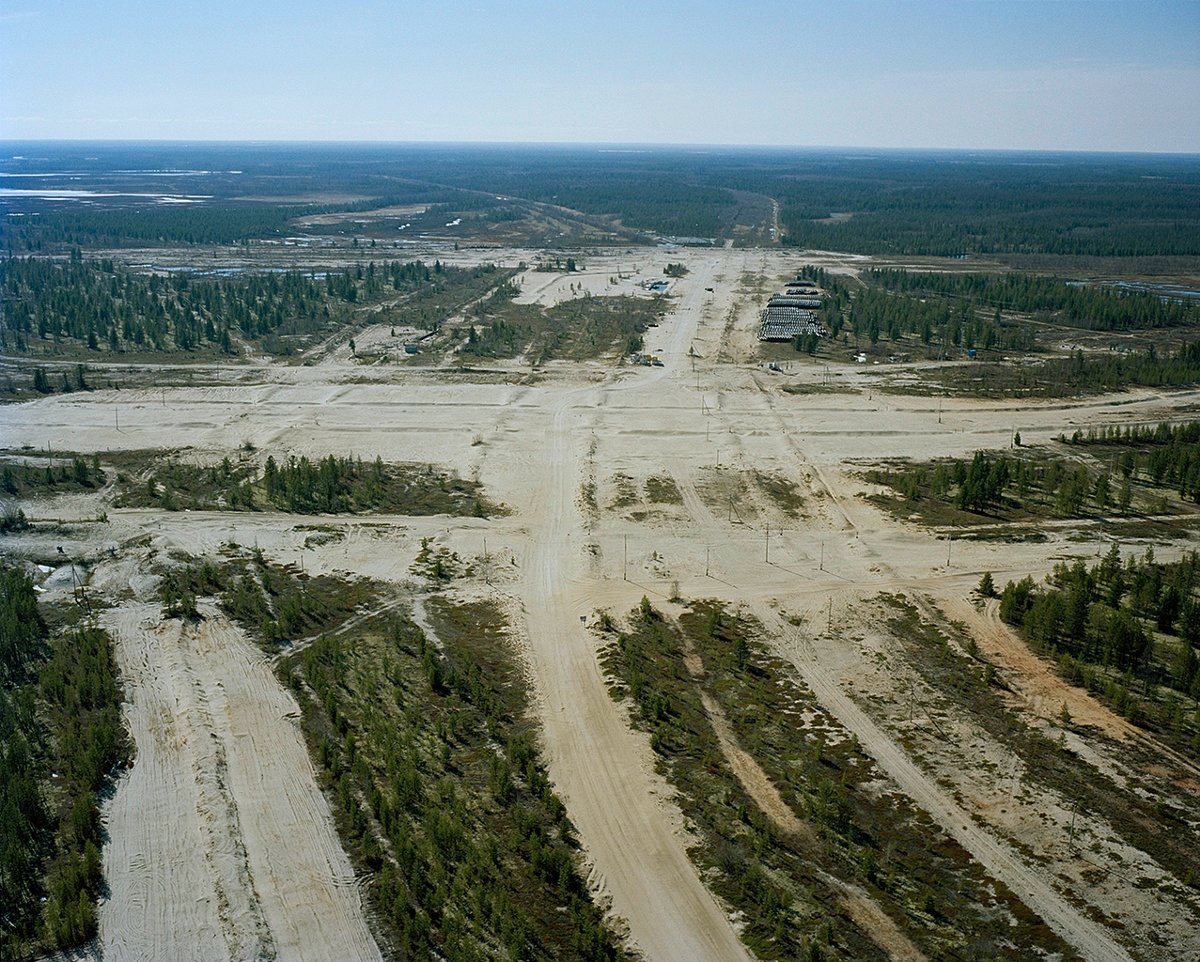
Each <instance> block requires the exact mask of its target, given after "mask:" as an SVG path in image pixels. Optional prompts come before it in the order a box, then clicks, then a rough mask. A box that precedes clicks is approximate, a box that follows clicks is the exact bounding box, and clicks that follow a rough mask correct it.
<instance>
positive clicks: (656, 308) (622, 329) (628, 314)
mask: <svg viewBox="0 0 1200 962" xmlns="http://www.w3.org/2000/svg"><path fill="white" fill-rule="evenodd" d="M517 293H519V291H518V289H517V288H515V287H512V286H511V285H509V286H508V287H507V288H501V289H498V291H497V295H494V296H492V297H489V298H487V299H485V300H484V301H482V302H480V304H478V305H476V308H475V314H476V320H475V321H473V322H472V323H471V324H470V325H469V326H468V327H467V332H466V343H465V344H463V345H462V346H461V347H460V349H459V350H460V353H461V354H463V355H466V356H471V357H494V358H501V357H516V356H517V355H521V354H523V355H526V356H528V357H529V358H530V359H531V360H532V361H533V362H534V363H536V364H541V363H544V362H546V361H549V360H553V359H564V360H575V361H582V360H587V359H589V358H594V357H599V356H601V355H603V354H610V353H613V352H616V353H620V354H627V353H630V352H632V351H638V350H641V347H642V335H643V334H644V333H645V332H646V330H647V328H649V327H650V326H652V325H653V324H656V323H657V322H658V318H659V316H660V315H661V313H662V307H661V305H660V304H659V302H658V301H657V300H645V299H643V298H637V297H626V296H618V297H593V296H592V295H590V294H587V293H583V294H581V296H579V297H573V298H571V299H570V300H566V301H561V302H559V303H558V304H555V305H553V306H552V307H542V306H541V305H537V304H515V303H513V302H512V300H511V299H512V297H515V296H516V294H517Z"/></svg>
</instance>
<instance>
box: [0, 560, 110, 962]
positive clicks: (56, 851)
mask: <svg viewBox="0 0 1200 962" xmlns="http://www.w3.org/2000/svg"><path fill="white" fill-rule="evenodd" d="M120 704H121V693H120V689H119V687H118V684H117V677H116V667H115V665H114V663H113V657H112V641H111V639H110V638H109V636H108V633H107V632H105V631H104V630H102V629H100V628H98V627H94V626H83V627H76V628H73V629H70V630H67V631H65V632H63V633H62V634H60V635H58V636H56V637H54V638H52V639H51V638H49V637H48V632H47V630H46V626H45V623H44V622H43V621H42V618H41V614H40V613H39V611H38V606H37V595H36V594H35V593H34V590H33V583H32V581H30V579H29V576H28V575H26V574H25V573H24V572H23V571H21V570H19V569H17V568H13V567H8V566H0V958H5V959H11V958H27V957H35V956H41V955H44V954H46V953H47V952H49V951H52V950H56V949H68V948H72V947H74V946H78V945H81V944H83V943H84V942H86V941H88V940H89V939H91V938H92V937H93V936H94V935H95V934H96V911H95V903H96V899H97V898H98V897H99V895H100V893H101V887H102V875H101V861H100V848H101V845H102V837H101V826H100V807H99V797H100V793H101V792H102V791H103V790H104V788H105V787H106V786H107V785H108V784H109V783H110V781H111V779H112V777H113V775H114V771H115V768H116V767H117V766H118V765H120V764H121V763H122V762H123V761H124V760H125V759H126V758H127V757H128V745H127V741H126V735H125V731H124V728H123V726H122V724H121V713H120Z"/></svg>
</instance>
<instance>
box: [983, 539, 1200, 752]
mask: <svg viewBox="0 0 1200 962" xmlns="http://www.w3.org/2000/svg"><path fill="white" fill-rule="evenodd" d="M1000 616H1001V617H1002V618H1003V619H1004V620H1005V621H1007V622H1009V623H1010V624H1012V625H1014V626H1016V627H1017V628H1019V629H1020V631H1021V634H1022V635H1023V637H1024V638H1025V639H1026V640H1027V641H1028V642H1029V643H1030V645H1031V646H1032V647H1033V649H1034V650H1035V651H1039V652H1042V653H1043V654H1046V655H1047V656H1049V657H1051V658H1054V659H1056V660H1057V661H1058V666H1059V670H1060V672H1061V674H1062V675H1063V677H1065V678H1067V679H1068V680H1069V681H1071V682H1072V683H1074V684H1077V685H1083V686H1085V687H1086V688H1087V689H1088V690H1089V691H1091V692H1093V693H1094V694H1096V695H1098V696H1100V697H1101V698H1103V699H1104V700H1105V701H1107V702H1108V703H1109V704H1110V705H1111V706H1112V707H1113V709H1114V710H1116V711H1117V712H1119V713H1120V714H1122V715H1124V716H1125V717H1126V718H1128V719H1129V720H1130V721H1132V722H1133V723H1134V724H1137V725H1141V726H1143V727H1145V728H1150V729H1152V730H1154V731H1155V732H1156V733H1157V734H1159V735H1160V736H1161V737H1163V738H1165V739H1167V740H1169V741H1172V742H1176V743H1178V747H1180V748H1181V750H1185V751H1190V752H1191V753H1192V754H1194V755H1200V652H1198V649H1200V555H1197V553H1196V552H1195V551H1190V552H1185V553H1184V555H1183V557H1182V558H1181V559H1180V560H1179V561H1176V562H1172V563H1167V564H1163V563H1159V562H1157V561H1155V559H1154V552H1153V550H1152V549H1149V548H1148V549H1147V550H1146V554H1145V555H1144V556H1143V557H1142V558H1140V559H1139V558H1136V557H1134V556H1133V555H1130V556H1129V557H1127V558H1126V559H1125V560H1124V562H1122V560H1121V553H1120V549H1119V548H1118V547H1117V546H1116V545H1115V544H1114V545H1113V546H1112V547H1111V548H1110V549H1109V552H1108V554H1107V555H1106V556H1105V557H1104V558H1103V560H1101V561H1100V562H1099V563H1098V564H1096V565H1094V566H1092V567H1090V568H1089V567H1088V566H1086V565H1085V564H1084V563H1083V562H1082V561H1076V562H1075V563H1074V564H1071V565H1067V564H1065V563H1064V564H1059V565H1057V566H1056V567H1055V569H1054V573H1053V575H1052V576H1051V578H1050V579H1049V582H1048V583H1047V584H1045V585H1035V584H1034V583H1033V580H1032V579H1031V578H1023V579H1021V580H1020V581H1015V582H1009V583H1008V584H1007V585H1005V587H1004V591H1003V593H1002V595H1001V598H1000Z"/></svg>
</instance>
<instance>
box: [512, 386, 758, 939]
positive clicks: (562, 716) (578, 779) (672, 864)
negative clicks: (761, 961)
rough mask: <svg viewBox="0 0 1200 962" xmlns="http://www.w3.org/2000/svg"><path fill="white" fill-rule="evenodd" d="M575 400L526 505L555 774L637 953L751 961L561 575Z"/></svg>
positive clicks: (535, 657)
mask: <svg viewBox="0 0 1200 962" xmlns="http://www.w3.org/2000/svg"><path fill="white" fill-rule="evenodd" d="M582 395H583V392H577V397H576V399H578V397H580V396H582ZM589 395H590V392H589ZM571 400H572V396H571V395H568V396H567V397H564V398H563V399H562V400H561V401H560V403H559V404H557V405H556V407H555V409H554V410H553V413H552V423H551V426H550V430H549V432H548V435H547V440H546V449H545V456H544V457H543V458H542V460H541V462H540V465H541V467H542V476H541V479H540V483H539V484H538V486H537V488H536V496H535V498H533V499H531V503H532V505H533V510H536V511H538V512H539V513H540V514H541V517H539V518H538V519H537V523H536V525H535V526H534V530H535V531H536V532H537V534H536V535H535V540H534V543H533V545H532V548H531V552H530V558H529V563H528V564H527V565H526V566H525V570H526V572H527V574H526V579H527V580H526V586H525V602H526V627H527V633H528V638H529V646H530V651H529V655H530V663H531V666H532V669H533V674H534V677H535V679H536V683H537V691H538V697H539V700H540V702H541V709H542V710H541V716H542V739H543V742H544V744H545V747H546V758H547V763H548V767H549V770H550V775H551V777H552V778H553V780H554V783H555V787H556V789H557V790H558V791H559V792H560V793H561V794H562V797H563V800H564V802H565V803H566V806H567V811H568V812H569V813H570V816H571V819H572V821H573V822H574V823H575V825H576V826H577V827H578V829H579V834H580V837H581V839H582V841H583V843H584V847H585V849H586V851H587V853H588V856H589V858H590V859H591V860H592V865H593V872H594V881H598V882H599V884H600V886H601V888H602V889H603V890H604V891H605V893H606V894H608V895H609V896H610V897H611V899H612V910H613V912H614V913H615V914H616V915H618V916H620V917H621V918H623V919H624V920H625V921H626V923H627V924H628V926H629V934H630V941H631V942H632V943H633V944H634V945H635V946H636V947H637V948H639V949H641V950H642V951H643V952H644V953H645V954H646V956H647V957H648V958H649V959H652V960H654V962H673V960H678V962H704V960H713V962H737V960H744V962H748V960H749V955H748V953H747V952H746V950H745V948H744V947H743V946H742V944H741V942H740V940H739V939H738V936H737V934H736V933H735V932H734V929H733V926H732V924H731V923H730V921H729V919H727V918H726V917H725V914H724V912H723V911H722V910H721V908H720V906H718V905H717V903H716V901H715V899H714V898H713V896H712V895H711V894H710V893H709V892H708V891H707V890H706V889H705V888H704V885H703V884H702V883H701V881H700V878H699V875H698V874H697V871H696V868H695V867H694V866H693V865H692V863H691V861H690V860H689V858H688V856H687V852H686V851H685V846H686V842H685V839H684V838H683V834H682V831H681V830H680V829H678V828H676V827H675V826H676V825H678V824H679V823H680V822H681V817H680V814H679V812H678V811H677V810H673V806H671V805H670V803H668V802H666V801H664V799H666V798H667V797H669V795H670V789H669V787H668V786H667V784H666V783H665V782H664V781H663V780H662V779H661V778H660V777H659V776H658V775H657V774H656V773H655V771H654V760H653V757H652V755H651V752H650V748H649V745H648V744H647V742H646V740H645V739H644V738H643V737H642V736H640V735H638V734H637V733H635V732H633V731H632V730H631V729H630V728H629V726H628V725H627V723H626V719H625V718H624V717H623V715H622V713H621V711H620V708H619V706H617V705H616V704H615V703H614V702H613V700H612V699H611V697H610V696H609V694H608V690H607V688H606V687H605V684H604V680H603V678H602V676H601V673H600V667H599V665H598V663H597V661H596V653H595V641H594V639H593V638H592V637H591V636H590V635H589V634H588V632H587V631H586V630H585V629H584V628H583V627H582V626H581V625H580V622H579V615H580V614H581V613H586V612H587V611H588V610H590V609H589V605H588V598H587V597H586V595H585V594H584V593H582V592H577V591H576V590H574V586H573V584H572V582H571V581H569V579H568V576H567V571H568V570H570V569H572V568H574V567H575V566H576V565H577V564H578V559H577V556H578V553H579V549H580V548H581V546H582V544H583V540H584V535H583V528H582V525H581V524H580V523H579V519H578V518H577V517H576V516H575V515H574V497H575V484H576V478H575V477H574V472H573V466H574V465H575V464H576V463H577V462H576V459H575V458H573V456H572V452H571V443H572V442H571V438H572V430H571V429H572V427H573V425H572V424H571V413H572V412H571V408H570V407H569V405H570V403H571ZM581 443H583V442H581ZM673 823H674V824H673Z"/></svg>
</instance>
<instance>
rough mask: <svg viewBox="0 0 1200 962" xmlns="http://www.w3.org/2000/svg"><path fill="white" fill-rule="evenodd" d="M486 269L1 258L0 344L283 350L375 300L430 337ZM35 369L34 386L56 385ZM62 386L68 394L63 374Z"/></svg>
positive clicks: (490, 278)
mask: <svg viewBox="0 0 1200 962" xmlns="http://www.w3.org/2000/svg"><path fill="white" fill-rule="evenodd" d="M512 273H513V272H511V271H510V272H508V273H507V274H504V275H499V272H498V269H497V268H496V267H495V266H494V265H482V266H479V267H473V268H456V267H446V266H445V265H443V264H442V263H441V262H440V261H437V262H435V263H434V264H433V265H426V264H425V263H423V262H421V261H412V262H409V263H401V262H398V261H381V262H379V263H378V264H377V263H376V262H374V261H371V262H369V263H368V264H367V265H366V266H365V267H364V266H363V265H362V264H359V265H357V266H355V267H354V268H345V269H342V270H327V271H323V272H313V271H285V272H282V273H278V272H254V271H246V272H238V273H236V274H235V276H216V277H214V276H206V275H204V274H203V273H201V272H190V273H189V272H180V273H173V274H170V275H167V276H164V275H163V274H162V273H154V272H150V273H142V272H138V271H133V270H130V269H127V268H125V267H122V266H120V265H118V264H116V263H114V262H113V261H112V260H110V259H103V260H86V259H84V258H83V257H82V255H81V254H80V252H79V251H78V250H76V251H74V252H73V253H72V256H71V258H70V260H69V261H65V262H64V261H56V260H49V259H45V258H14V259H11V260H6V261H4V262H2V263H0V288H2V289H3V290H4V292H5V296H6V304H5V311H4V316H3V318H2V319H0V349H2V350H4V351H8V352H13V353H17V354H31V355H43V356H62V355H64V354H67V353H72V354H75V355H77V354H79V353H81V352H82V353H86V354H87V355H88V356H93V355H97V354H109V355H142V354H160V353H164V352H165V353H182V354H194V353H200V354H207V355H210V356H212V355H216V356H220V355H237V354H239V353H240V351H241V347H242V346H243V345H245V344H253V345H254V346H255V348H256V349H258V350H264V351H266V352H267V353H270V354H277V355H289V354H293V353H295V352H296V351H297V350H298V349H299V348H300V347H302V346H304V345H305V344H308V343H310V342H311V341H312V340H313V339H314V338H316V337H317V336H318V335H323V334H327V333H329V332H331V331H333V330H335V329H337V328H338V327H340V326H343V325H346V324H348V323H351V322H352V321H353V320H354V318H355V314H354V311H355V309H356V308H358V307H360V306H369V305H384V306H386V309H387V310H386V313H384V314H379V315H376V319H377V320H378V319H379V318H381V317H382V318H383V319H384V321H385V322H387V321H390V322H391V323H405V324H410V325H412V326H414V327H418V328H423V329H428V330H435V329H436V328H437V327H439V326H440V324H441V322H442V321H443V320H444V319H445V318H446V317H447V316H449V315H450V314H451V313H454V312H455V311H456V310H458V309H460V308H461V307H462V306H463V305H464V304H466V303H469V302H470V301H472V300H474V299H475V298H478V297H481V296H483V294H484V293H486V291H487V290H489V289H490V288H491V287H493V286H495V284H496V283H497V282H498V281H501V280H503V279H504V278H505V277H508V276H511V274H512ZM40 371H41V369H35V370H34V372H33V377H34V385H33V387H34V390H35V391H38V392H40V393H43V394H48V393H50V392H51V391H54V390H57V385H56V384H54V383H53V382H52V381H51V380H50V379H49V378H48V377H47V376H46V374H45V372H44V371H41V373H40V377H39V372H40ZM63 383H64V390H72V389H76V388H77V387H78V385H77V386H75V387H72V385H71V384H70V382H69V381H67V380H66V375H65V374H64V375H63Z"/></svg>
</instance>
